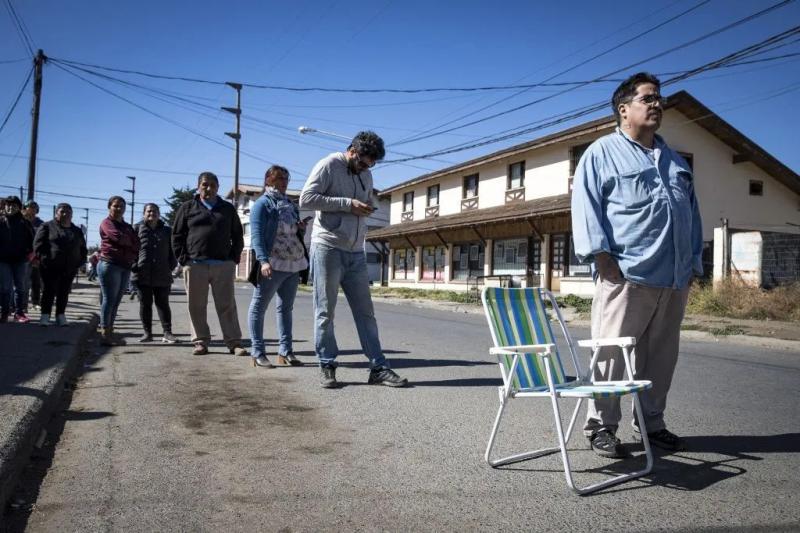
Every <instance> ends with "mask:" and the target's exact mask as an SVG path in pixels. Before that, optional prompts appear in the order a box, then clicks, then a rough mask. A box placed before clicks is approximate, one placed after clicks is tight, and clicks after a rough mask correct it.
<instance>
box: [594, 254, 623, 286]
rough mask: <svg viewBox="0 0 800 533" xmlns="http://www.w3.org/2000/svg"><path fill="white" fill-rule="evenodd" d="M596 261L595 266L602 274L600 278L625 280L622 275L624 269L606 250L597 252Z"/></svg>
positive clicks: (615, 281) (616, 280) (614, 280)
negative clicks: (620, 267) (621, 268)
mask: <svg viewBox="0 0 800 533" xmlns="http://www.w3.org/2000/svg"><path fill="white" fill-rule="evenodd" d="M594 263H595V266H597V273H598V274H599V275H600V279H604V280H607V281H610V282H612V283H619V282H621V281H623V280H624V278H623V277H622V271H621V270H620V269H619V265H618V264H617V262H616V261H615V260H614V258H613V257H611V256H610V255H609V254H607V253H606V252H602V253H599V254H597V255H596V256H595V259H594Z"/></svg>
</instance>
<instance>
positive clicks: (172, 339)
mask: <svg viewBox="0 0 800 533" xmlns="http://www.w3.org/2000/svg"><path fill="white" fill-rule="evenodd" d="M161 342H163V343H164V344H175V343H176V342H178V337H176V336H175V335H173V334H172V333H171V332H169V331H165V332H164V336H163V337H161Z"/></svg>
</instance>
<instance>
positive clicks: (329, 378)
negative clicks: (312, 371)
mask: <svg viewBox="0 0 800 533" xmlns="http://www.w3.org/2000/svg"><path fill="white" fill-rule="evenodd" d="M319 385H320V387H322V388H323V389H335V388H337V387H338V386H339V382H338V381H336V368H335V367H332V366H323V367H320V369H319Z"/></svg>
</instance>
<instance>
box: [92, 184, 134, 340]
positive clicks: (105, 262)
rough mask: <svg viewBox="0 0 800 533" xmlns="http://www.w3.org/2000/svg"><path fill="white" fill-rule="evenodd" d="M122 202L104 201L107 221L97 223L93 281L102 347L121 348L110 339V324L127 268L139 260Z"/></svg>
mask: <svg viewBox="0 0 800 533" xmlns="http://www.w3.org/2000/svg"><path fill="white" fill-rule="evenodd" d="M125 208H126V203H125V199H124V198H122V197H121V196H112V197H111V198H109V199H108V217H107V218H105V219H103V221H102V222H101V223H100V261H99V262H98V264H97V277H98V278H99V279H100V291H101V297H102V299H101V303H100V330H101V340H100V342H101V343H102V344H103V345H104V346H115V345H118V344H125V341H124V340H123V339H122V338H120V337H117V336H115V335H114V320H115V319H116V318H117V310H118V308H119V304H120V302H121V301H122V295H123V293H124V292H125V287H127V286H128V281H129V279H130V276H131V267H132V266H133V264H134V263H135V262H136V259H137V258H138V257H139V237H138V236H137V235H136V232H135V231H134V230H133V226H131V225H130V224H128V223H127V222H125V219H124V216H125Z"/></svg>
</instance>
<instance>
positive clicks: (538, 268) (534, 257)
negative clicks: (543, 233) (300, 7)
mask: <svg viewBox="0 0 800 533" xmlns="http://www.w3.org/2000/svg"><path fill="white" fill-rule="evenodd" d="M530 256H531V262H530V266H531V271H532V272H533V273H534V274H536V275H539V274H541V273H542V241H540V240H538V239H532V240H531V254H530Z"/></svg>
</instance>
